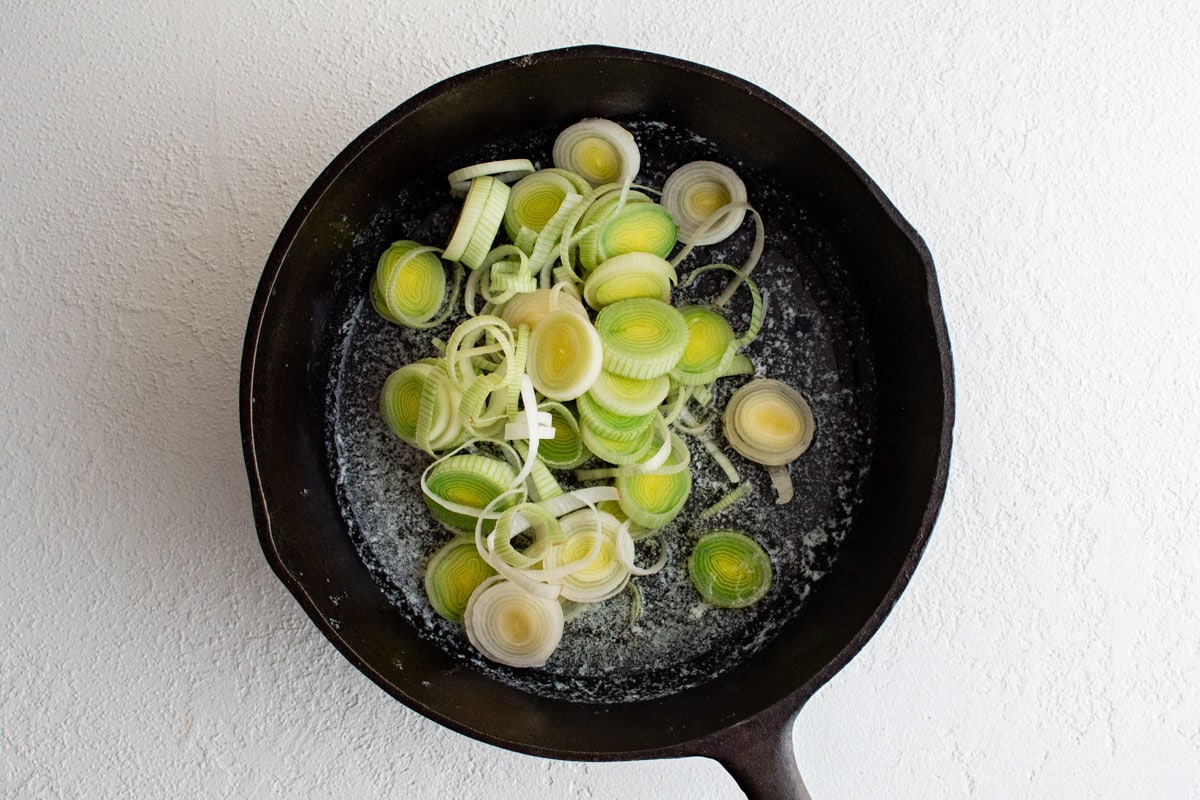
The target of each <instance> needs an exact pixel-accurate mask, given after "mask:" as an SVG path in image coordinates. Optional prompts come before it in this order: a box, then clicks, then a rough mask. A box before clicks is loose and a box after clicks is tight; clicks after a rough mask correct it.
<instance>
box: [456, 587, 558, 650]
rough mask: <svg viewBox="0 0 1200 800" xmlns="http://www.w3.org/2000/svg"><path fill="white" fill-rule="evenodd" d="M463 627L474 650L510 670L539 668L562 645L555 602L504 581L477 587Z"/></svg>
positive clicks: (467, 609)
mask: <svg viewBox="0 0 1200 800" xmlns="http://www.w3.org/2000/svg"><path fill="white" fill-rule="evenodd" d="M463 623H464V627H465V628H466V632H467V639H468V640H470V642H471V644H472V645H474V646H475V649H477V650H478V651H479V652H480V653H482V654H483V655H484V657H486V658H488V659H489V660H491V661H495V662H496V663H498V664H506V665H507V666H510V667H540V666H541V665H542V664H545V663H546V660H547V659H549V658H550V656H551V655H553V653H554V651H555V650H556V649H557V648H558V645H559V642H560V641H562V633H563V613H562V606H560V605H559V604H558V601H557V600H547V599H545V598H541V597H535V596H534V595H531V594H529V593H528V592H526V591H525V590H524V589H522V588H521V587H520V586H518V585H517V584H515V583H511V582H509V581H505V580H495V581H494V582H484V583H482V584H480V585H479V587H478V588H477V589H476V590H475V592H474V593H473V594H472V595H471V599H470V602H469V603H468V605H467V608H466V611H465V614H464V616H463Z"/></svg>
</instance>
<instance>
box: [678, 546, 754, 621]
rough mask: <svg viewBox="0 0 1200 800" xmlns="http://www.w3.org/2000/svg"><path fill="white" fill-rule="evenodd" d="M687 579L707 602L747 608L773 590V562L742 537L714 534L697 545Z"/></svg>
mask: <svg viewBox="0 0 1200 800" xmlns="http://www.w3.org/2000/svg"><path fill="white" fill-rule="evenodd" d="M688 577H689V578H690V579H691V581H692V585H693V586H695V587H696V591H698V592H699V593H700V596H701V597H703V598H704V600H705V602H707V603H709V604H711V605H714V606H717V607H718V608H744V607H746V606H749V605H753V604H754V603H757V602H758V601H759V600H761V599H762V598H763V596H764V595H766V593H767V591H768V590H769V589H770V588H771V580H772V570H771V559H770V557H769V556H768V555H767V552H766V551H765V550H763V548H762V546H761V545H759V544H758V542H756V541H754V540H753V539H751V538H750V537H748V536H746V535H745V534H743V533H739V532H738V531H729V530H721V531H712V532H710V533H706V534H704V535H703V536H701V537H700V540H699V541H697V542H696V546H695V548H693V550H692V555H691V557H690V558H688Z"/></svg>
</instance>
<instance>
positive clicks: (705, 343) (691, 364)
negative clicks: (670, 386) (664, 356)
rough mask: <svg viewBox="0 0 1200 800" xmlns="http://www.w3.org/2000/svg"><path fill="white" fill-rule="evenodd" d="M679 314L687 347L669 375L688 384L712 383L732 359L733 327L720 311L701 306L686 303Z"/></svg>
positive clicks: (733, 348) (733, 347) (733, 344)
mask: <svg viewBox="0 0 1200 800" xmlns="http://www.w3.org/2000/svg"><path fill="white" fill-rule="evenodd" d="M682 313H683V318H684V320H685V321H686V322H687V327H688V341H687V348H686V349H685V350H684V351H683V355H682V356H681V357H680V359H679V363H678V364H676V365H675V369H673V370H671V378H672V379H674V380H675V381H677V382H679V383H681V384H684V385H691V386H696V385H700V384H706V383H712V382H713V381H714V380H716V379H717V376H718V375H720V372H721V369H722V368H723V367H724V366H725V365H726V364H727V363H728V362H729V361H731V360H732V359H733V356H734V350H735V347H736V345H735V343H734V334H733V326H732V325H730V324H729V320H727V319H725V317H723V316H722V315H721V314H719V313H717V312H716V311H713V310H712V309H711V308H706V307H704V306H689V307H688V308H685V309H683V312H682Z"/></svg>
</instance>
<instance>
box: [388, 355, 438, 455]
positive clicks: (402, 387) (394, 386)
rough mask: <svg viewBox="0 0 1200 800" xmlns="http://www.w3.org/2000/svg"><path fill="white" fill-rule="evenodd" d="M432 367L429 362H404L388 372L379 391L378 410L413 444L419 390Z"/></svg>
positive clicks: (423, 387)
mask: <svg viewBox="0 0 1200 800" xmlns="http://www.w3.org/2000/svg"><path fill="white" fill-rule="evenodd" d="M433 369H434V367H433V365H432V364H430V363H428V362H418V363H416V364H408V365H407V366H403V367H401V368H400V369H398V370H396V371H395V372H393V373H392V374H391V375H389V376H388V378H387V380H386V381H384V384H383V391H382V392H380V393H379V412H380V413H381V414H382V415H383V418H384V420H385V421H386V422H387V424H388V427H389V428H391V429H392V431H393V432H394V433H395V434H396V435H397V436H399V437H400V438H401V439H402V440H403V441H405V442H407V443H408V444H411V445H413V446H416V444H417V422H418V420H419V419H420V417H421V394H422V392H423V391H424V390H425V379H426V378H427V377H428V376H429V373H430V371H431V370H433Z"/></svg>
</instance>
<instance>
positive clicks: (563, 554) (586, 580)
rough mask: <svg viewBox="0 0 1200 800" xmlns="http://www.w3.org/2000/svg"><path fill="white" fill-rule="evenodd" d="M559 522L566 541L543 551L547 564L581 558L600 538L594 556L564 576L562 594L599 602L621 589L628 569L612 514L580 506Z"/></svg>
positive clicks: (580, 601) (571, 597)
mask: <svg viewBox="0 0 1200 800" xmlns="http://www.w3.org/2000/svg"><path fill="white" fill-rule="evenodd" d="M561 524H562V530H563V534H564V535H565V537H566V541H565V542H564V543H563V544H562V545H560V546H559V547H555V548H553V549H552V550H549V551H547V552H546V555H545V559H544V560H545V563H546V566H547V568H551V569H553V568H554V567H557V566H559V565H562V564H567V563H570V562H571V561H575V560H577V559H580V558H581V557H582V556H584V555H585V554H586V553H588V552H589V551H591V550H592V549H593V548H594V547H595V546H596V541H595V540H596V539H597V538H599V540H600V545H599V551H598V553H597V555H596V557H595V558H594V559H592V560H591V562H590V563H589V564H587V566H585V567H582V568H581V569H578V570H575V571H573V572H572V573H571V574H569V575H567V576H566V577H565V578H563V581H562V596H563V597H565V598H567V599H568V600H574V601H575V602H577V603H599V602H601V601H603V600H607V599H608V598H610V597H612V596H613V595H616V594H617V593H619V592H620V591H621V590H622V589H624V588H625V584H626V583H627V582H628V581H629V575H630V572H629V569H628V568H626V567H625V565H624V564H622V563H621V558H620V555H619V553H618V544H617V534H618V532H619V531H620V529H621V522H620V521H619V520H618V519H617V518H616V517H614V516H613V515H612V514H608V513H606V512H603V511H592V510H590V509H583V510H580V511H576V512H574V513H572V514H568V515H567V516H565V517H563V518H562V520H561Z"/></svg>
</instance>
